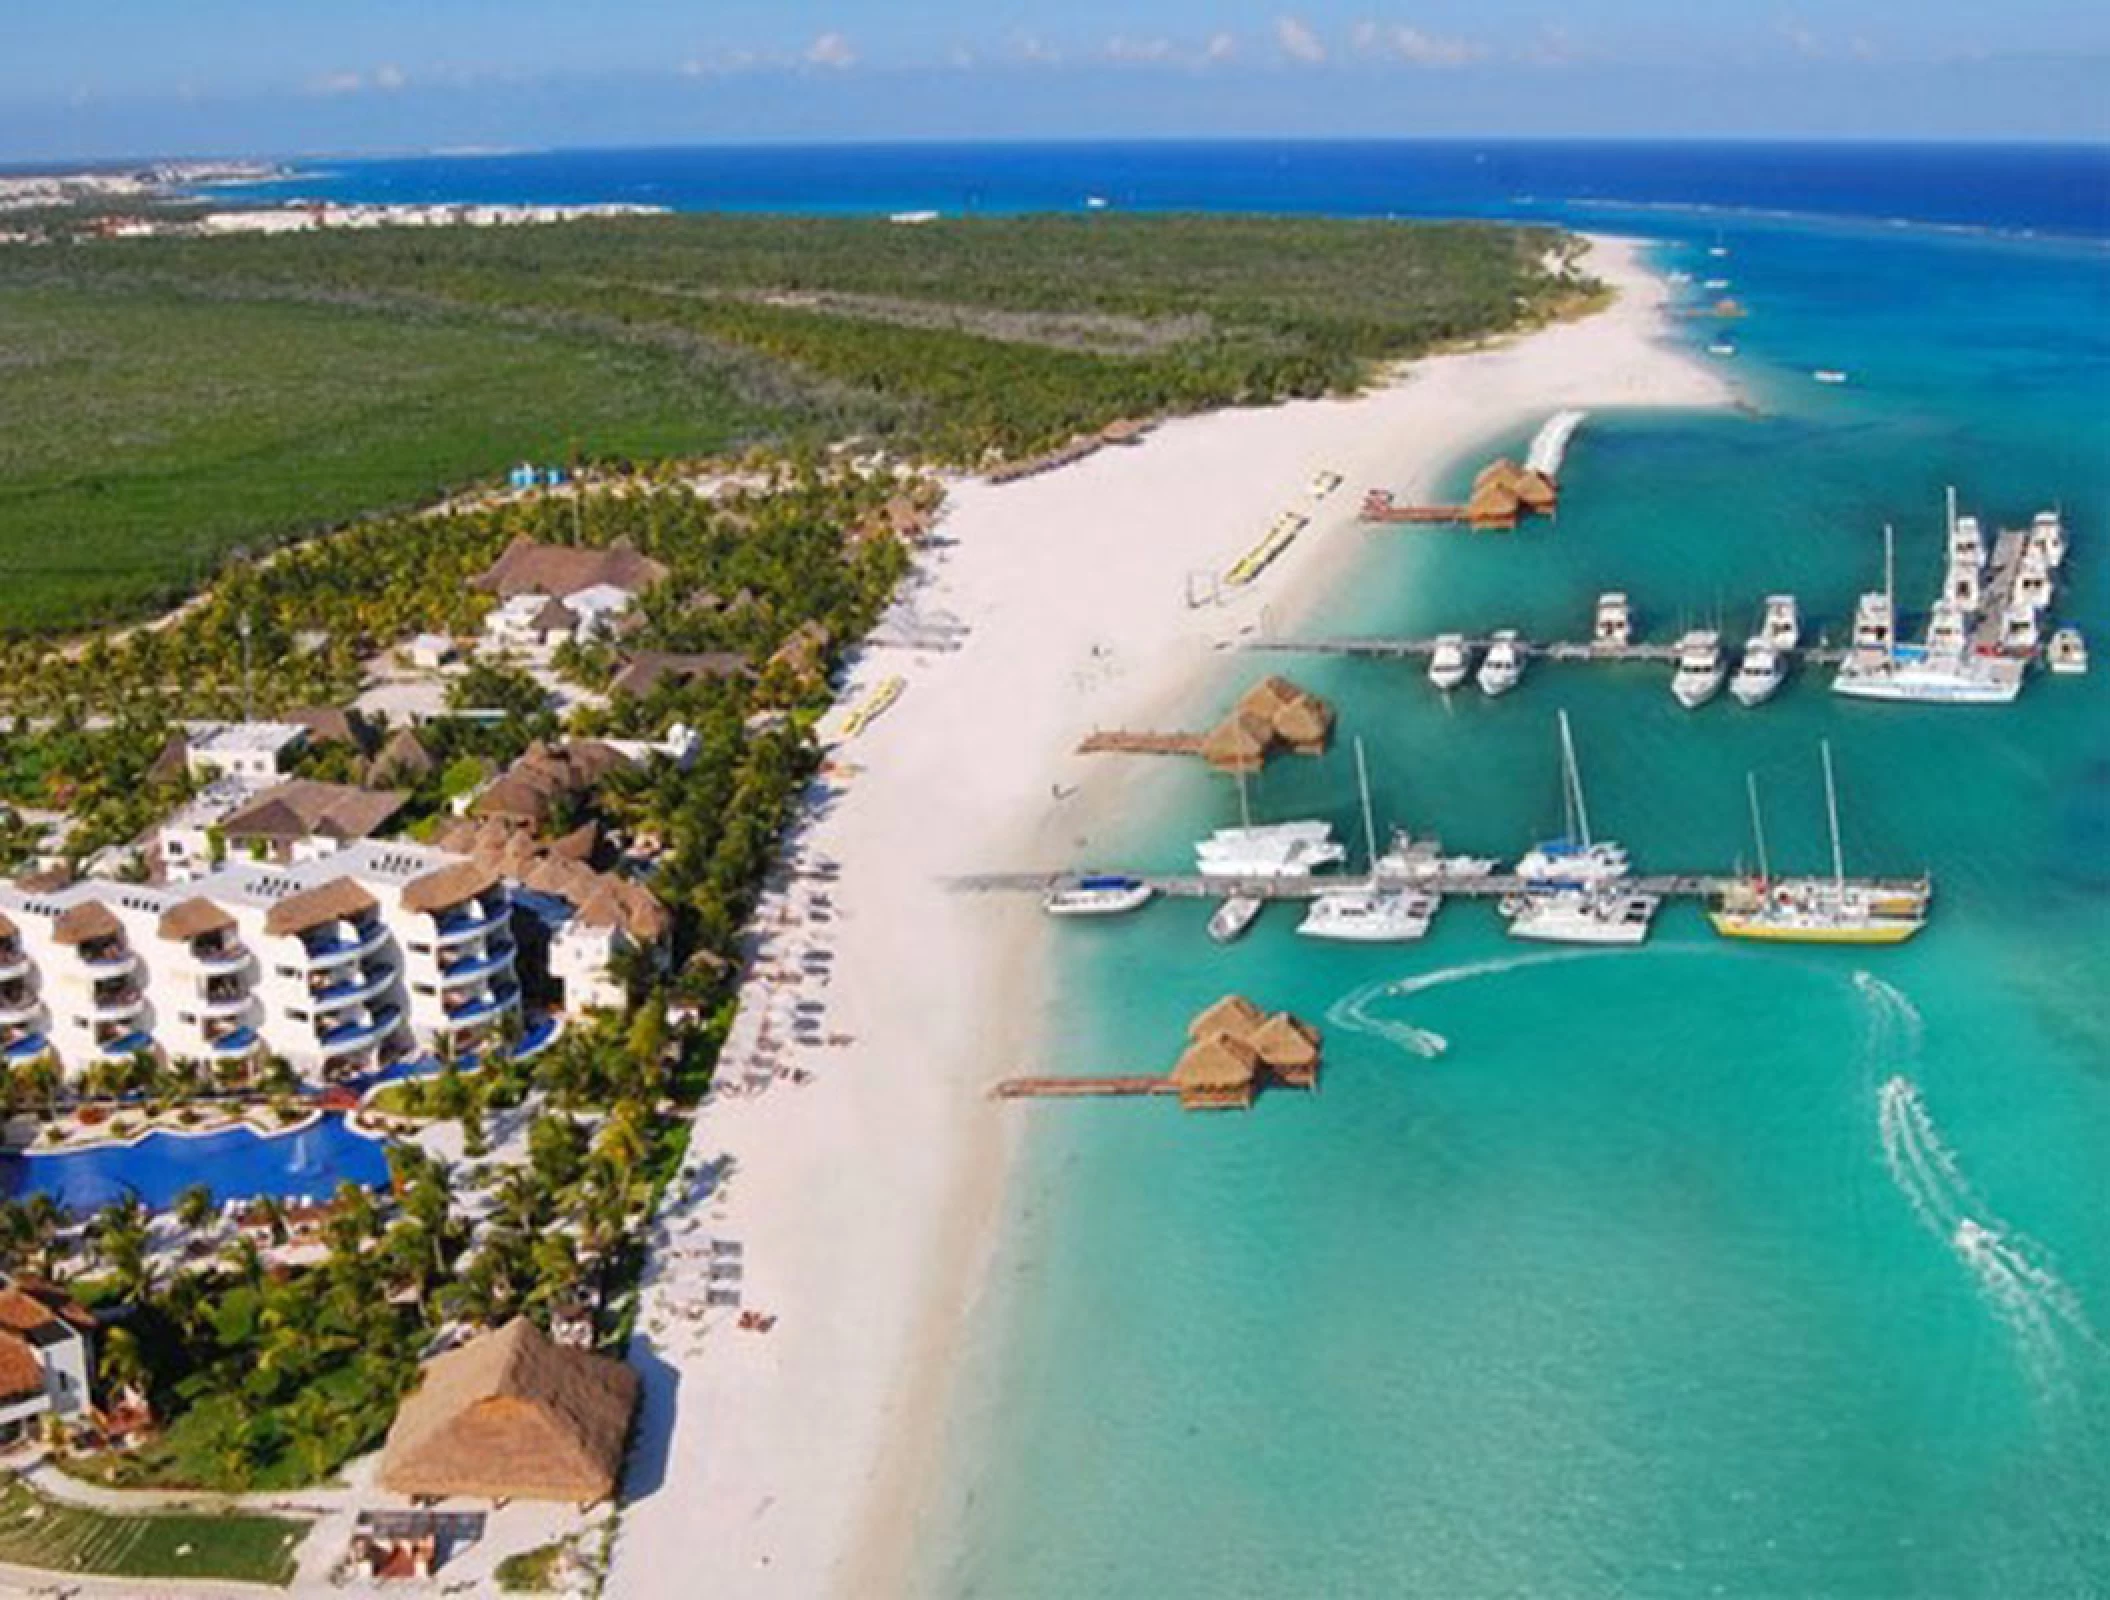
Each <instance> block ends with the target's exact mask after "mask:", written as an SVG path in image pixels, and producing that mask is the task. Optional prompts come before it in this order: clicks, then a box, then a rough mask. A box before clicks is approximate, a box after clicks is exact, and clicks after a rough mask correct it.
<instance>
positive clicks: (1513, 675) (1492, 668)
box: [1475, 628, 1524, 699]
mask: <svg viewBox="0 0 2110 1600" xmlns="http://www.w3.org/2000/svg"><path fill="white" fill-rule="evenodd" d="M1523 676H1524V653H1523V651H1521V650H1519V649H1518V648H1517V633H1516V629H1514V628H1503V629H1501V630H1499V631H1498V632H1497V633H1496V634H1495V636H1494V638H1493V640H1492V641H1491V642H1490V643H1489V645H1488V647H1487V654H1486V656H1485V657H1483V658H1482V659H1481V662H1480V672H1479V676H1478V677H1477V678H1476V679H1475V681H1476V682H1477V683H1478V684H1479V685H1480V692H1481V693H1482V694H1484V695H1486V696H1487V697H1488V698H1489V699H1494V698H1495V697H1496V696H1498V695H1505V694H1507V693H1509V691H1510V690H1512V689H1514V688H1515V687H1516V686H1517V680H1518V679H1520V678H1522V677H1523Z"/></svg>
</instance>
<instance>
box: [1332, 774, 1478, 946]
mask: <svg viewBox="0 0 2110 1600" xmlns="http://www.w3.org/2000/svg"><path fill="white" fill-rule="evenodd" d="M1355 781H1356V788H1357V790H1358V792H1359V793H1360V794H1361V796H1362V801H1363V850H1364V860H1365V861H1366V862H1367V863H1368V864H1369V870H1370V876H1369V878H1368V880H1367V881H1366V882H1364V883H1361V884H1357V885H1355V886H1353V887H1349V888H1342V889H1329V890H1328V891H1327V892H1326V893H1324V894H1322V895H1318V896H1316V897H1315V898H1314V899H1313V900H1312V902H1311V905H1310V907H1309V909H1307V910H1306V911H1305V913H1304V920H1303V921H1302V922H1299V923H1298V924H1297V931H1298V932H1299V933H1301V934H1303V935H1304V936H1305V937H1306V938H1311V939H1339V940H1345V941H1353V942H1356V943H1360V944H1395V943H1404V942H1405V941H1407V940H1409V939H1419V938H1420V937H1421V936H1422V935H1423V934H1425V933H1427V932H1428V931H1429V923H1430V922H1431V921H1432V920H1433V919H1434V918H1435V915H1436V912H1437V911H1438V909H1439V908H1441V906H1442V905H1443V900H1442V897H1441V896H1439V895H1435V894H1432V893H1430V892H1429V891H1428V890H1426V889H1411V888H1403V887H1400V886H1398V885H1388V884H1386V883H1384V882H1383V881H1382V880H1381V879H1380V878H1379V877H1378V875H1377V862H1378V856H1377V824H1376V821H1375V819H1374V817H1373V815H1372V812H1371V809H1370V771H1369V768H1368V767H1367V766H1366V765H1365V764H1364V761H1363V741H1362V740H1361V739H1358V740H1356V741H1355Z"/></svg>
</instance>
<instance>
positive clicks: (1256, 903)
mask: <svg viewBox="0 0 2110 1600" xmlns="http://www.w3.org/2000/svg"><path fill="white" fill-rule="evenodd" d="M1266 904H1267V902H1266V901H1265V900H1262V899H1261V898H1260V897H1259V896H1258V895H1253V894H1234V895H1232V896H1230V897H1229V898H1228V899H1227V900H1225V901H1224V903H1223V904H1222V905H1220V906H1218V907H1217V908H1216V909H1215V911H1213V912H1212V913H1210V916H1209V937H1210V938H1212V939H1214V940H1215V941H1216V942H1217V943H1218V944H1230V943H1232V942H1234V941H1235V940H1238V939H1241V938H1243V937H1244V936H1245V931H1246V929H1248V928H1250V927H1251V926H1252V925H1253V919H1254V918H1255V917H1257V916H1259V915H1260V909H1261V907H1262V906H1264V905H1266Z"/></svg>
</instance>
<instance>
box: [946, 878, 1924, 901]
mask: <svg viewBox="0 0 2110 1600" xmlns="http://www.w3.org/2000/svg"><path fill="white" fill-rule="evenodd" d="M1122 876H1123V877H1127V878H1132V879H1134V880H1135V881H1136V882H1138V883H1146V884H1148V885H1150V887H1151V888H1152V889H1154V890H1156V891H1157V892H1158V893H1159V894H1161V895H1165V896H1167V897H1168V898H1171V899H1176V900H1222V899H1226V898H1228V897H1230V896H1232V895H1239V896H1243V897H1245V898H1249V899H1254V900H1312V899H1316V898H1317V897H1318V896H1320V895H1322V894H1332V893H1335V892H1337V891H1339V890H1341V889H1345V888H1352V887H1354V886H1355V885H1356V884H1357V883H1359V882H1361V881H1362V880H1361V879H1359V878H1355V877H1352V876H1340V875H1336V876H1332V877H1328V876H1325V875H1320V874H1313V875H1307V876H1304V877H1293V878H1228V877H1214V876H1211V877H1203V876H1201V875H1200V874H1197V873H1169V874H1152V873H1147V872H1134V873H1124V874H1122ZM1746 876H1747V875H1746V874H1743V873H1738V872H1668V873H1646V874H1636V875H1634V876H1632V877H1626V878H1621V879H1620V880H1619V887H1620V888H1621V889H1628V890H1635V891H1638V892H1640V893H1642V894H1652V895H1658V896H1660V897H1661V898H1663V899H1666V900H1706V899H1709V898H1711V897H1713V896H1714V895H1717V894H1719V893H1720V892H1721V891H1722V888H1723V886H1724V885H1726V884H1730V883H1737V882H1741V881H1743V880H1744V878H1745V877H1746ZM1079 877H1080V875H1079V874H1077V873H1074V872H987V873H977V874H972V875H970V876H967V877H960V878H954V879H953V880H952V882H951V887H952V888H954V889H955V890H958V891H959V892H961V893H964V894H1045V893H1047V892H1048V891H1049V890H1052V889H1069V888H1074V887H1076V885H1077V883H1078V881H1079ZM1386 881H1392V880H1386ZM1397 881H1399V882H1400V883H1402V884H1407V883H1411V885H1412V887H1415V888H1422V889H1428V890H1431V891H1432V892H1434V893H1438V894H1441V895H1443V896H1445V897H1446V898H1449V897H1452V896H1456V897H1458V898H1461V899H1467V900H1499V899H1501V898H1502V897H1503V896H1504V895H1511V894H1522V893H1524V892H1525V890H1526V888H1527V885H1526V883H1525V881H1524V880H1523V879H1522V878H1518V877H1515V876H1513V875H1511V874H1509V873H1491V874H1488V875H1487V876H1485V877H1476V878H1445V879H1442V880H1441V881H1440V882H1439V881H1425V882H1424V881H1418V880H1406V879H1401V880H1397ZM1919 882H1920V880H1919V879H1917V878H1848V879H1847V880H1846V884H1847V887H1848V888H1850V889H1866V890H1869V891H1870V892H1872V893H1885V892H1888V893H1902V892H1904V891H1906V890H1909V889H1914V888H1917V887H1918V886H1919Z"/></svg>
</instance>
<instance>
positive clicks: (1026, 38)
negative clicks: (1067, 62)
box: [1011, 33, 1062, 67]
mask: <svg viewBox="0 0 2110 1600" xmlns="http://www.w3.org/2000/svg"><path fill="white" fill-rule="evenodd" d="M1011 54H1012V55H1013V56H1015V57H1016V58H1017V59H1019V60H1020V61H1031V62H1035V63H1037V64H1038V65H1041V66H1047V67H1052V66H1054V65H1055V64H1056V63H1057V62H1058V61H1060V60H1061V59H1062V52H1061V51H1060V50H1057V49H1056V48H1055V47H1054V46H1053V45H1051V44H1049V43H1048V42H1047V41H1046V40H1045V39H1043V38H1041V37H1040V35H1039V34H1037V33H1021V34H1018V35H1016V36H1015V37H1014V38H1013V39H1012V41H1011Z"/></svg>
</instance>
